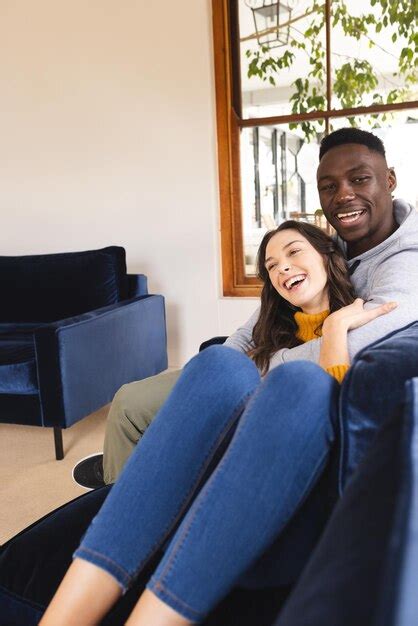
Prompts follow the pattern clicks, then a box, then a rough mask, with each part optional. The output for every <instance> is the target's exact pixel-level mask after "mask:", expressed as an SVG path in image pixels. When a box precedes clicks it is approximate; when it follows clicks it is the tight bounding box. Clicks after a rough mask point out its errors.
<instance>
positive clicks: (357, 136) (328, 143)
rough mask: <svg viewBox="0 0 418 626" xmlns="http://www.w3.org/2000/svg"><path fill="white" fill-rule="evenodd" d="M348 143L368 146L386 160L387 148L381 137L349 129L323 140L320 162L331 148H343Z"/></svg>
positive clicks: (336, 131) (336, 132) (340, 130)
mask: <svg viewBox="0 0 418 626" xmlns="http://www.w3.org/2000/svg"><path fill="white" fill-rule="evenodd" d="M347 143H359V144H361V145H363V146H367V148H369V150H374V151H375V152H378V153H379V154H381V155H382V156H383V157H385V158H386V154H385V147H384V145H383V142H382V141H381V139H379V137H376V135H373V133H369V132H368V131H367V130H360V128H351V127H349V128H340V129H339V130H335V131H334V132H333V133H331V134H330V135H328V136H327V137H324V138H323V140H322V141H321V146H320V149H319V160H321V159H322V157H323V156H324V154H326V153H327V152H328V150H331V148H336V147H337V146H343V145H345V144H347Z"/></svg>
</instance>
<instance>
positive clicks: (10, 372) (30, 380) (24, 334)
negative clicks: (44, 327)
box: [0, 324, 39, 394]
mask: <svg viewBox="0 0 418 626" xmlns="http://www.w3.org/2000/svg"><path fill="white" fill-rule="evenodd" d="M38 326H39V325H36V326H34V325H33V324H21V325H18V324H0V393H2V394H34V393H37V391H38V380H37V373H36V362H35V344H34V338H33V331H34V329H35V327H38Z"/></svg>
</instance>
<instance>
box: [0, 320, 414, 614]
mask: <svg viewBox="0 0 418 626" xmlns="http://www.w3.org/2000/svg"><path fill="white" fill-rule="evenodd" d="M339 412H340V424H341V436H340V446H339V448H338V449H337V452H338V454H337V457H336V458H337V461H339V472H338V474H339V485H340V489H341V497H340V499H339V500H338V502H337V504H336V505H335V506H334V508H333V511H332V512H331V514H328V512H327V514H326V515H325V516H324V526H323V528H321V529H317V530H316V531H315V532H316V535H317V536H316V538H315V536H314V534H313V535H312V538H311V543H312V547H311V549H310V550H309V551H308V553H307V554H306V556H305V562H304V563H302V565H301V567H300V571H299V574H298V575H297V576H296V578H295V583H294V584H293V585H292V586H288V587H280V588H277V587H276V588H266V589H261V590H253V589H251V590H249V589H243V588H237V589H234V590H233V592H232V593H230V594H229V595H228V596H227V597H226V598H225V599H224V600H223V601H222V603H221V604H220V605H219V606H218V607H216V609H215V610H214V611H213V613H212V614H211V615H210V616H209V617H208V619H207V620H206V621H205V625H206V626H231V625H232V624H240V626H272V625H274V626H416V624H417V623H418V619H417V616H418V600H417V594H416V586H417V582H418V322H415V323H413V324H410V325H409V326H407V327H405V328H404V329H402V330H400V331H397V332H396V333H392V334H391V335H389V336H388V337H385V338H384V339H381V340H379V341H377V342H375V343H374V344H372V345H371V346H368V347H367V348H365V349H364V350H363V351H362V352H361V353H359V354H358V355H357V357H356V359H355V361H354V363H353V365H352V367H351V369H350V372H349V374H348V375H347V376H346V379H345V380H344V383H343V385H342V389H341V396H340V411H339ZM317 487H318V489H320V485H318V486H317ZM109 489H110V487H104V488H102V489H98V490H96V491H93V492H90V493H89V494H86V495H84V496H81V497H80V498H78V499H77V500H75V501H73V502H70V503H69V504H67V505H65V506H63V507H61V508H60V509H58V510H57V511H54V512H53V513H51V514H49V515H47V516H46V517H45V518H43V519H42V520H40V521H39V522H37V523H36V524H34V525H32V526H31V527H30V528H28V529H26V530H24V531H22V532H21V533H20V534H19V535H17V536H16V537H15V538H13V539H12V540H10V541H9V542H8V543H7V544H5V545H4V546H3V548H2V549H1V551H0V614H2V615H4V616H6V618H7V620H8V621H7V622H5V623H7V624H8V625H10V626H23V624H25V626H32V625H34V624H36V623H37V621H38V620H39V618H40V616H41V615H42V613H43V611H44V609H45V606H46V605H47V604H48V602H49V600H50V598H51V597H52V595H53V593H54V592H55V590H56V588H57V586H58V584H59V582H60V580H61V578H62V576H63V574H64V572H65V570H66V569H67V567H68V565H69V564H70V562H71V555H72V553H73V551H74V550H75V548H76V547H77V545H78V542H79V541H80V538H81V536H82V534H83V533H84V531H85V529H86V528H87V526H88V524H89V522H90V521H91V519H92V517H93V516H94V514H95V513H96V511H97V510H98V509H99V508H100V506H101V504H102V502H103V501H104V499H105V497H106V495H107V493H108V490H109ZM314 492H315V490H314ZM314 492H312V494H311V495H310V496H309V497H308V498H307V501H306V502H305V505H308V504H309V500H312V498H313V497H314V495H315V494H314ZM305 505H304V507H302V509H301V510H300V511H299V513H298V515H300V514H302V515H304V514H306V513H307V511H308V508H306V507H305ZM298 515H296V516H295V518H294V520H292V522H290V524H289V528H287V529H286V531H285V534H286V533H287V539H289V537H290V538H291V533H292V525H293V524H297V517H298ZM287 543H288V545H289V544H290V547H292V544H291V541H290V542H289V541H288V542H287ZM297 548H298V546H293V550H291V551H290V552H289V554H288V558H289V559H292V554H295V555H296V553H297ZM160 556H161V555H156V557H155V561H153V562H152V563H150V564H149V568H148V570H147V571H144V572H142V574H141V576H140V577H139V578H138V580H137V582H136V584H135V585H134V587H133V588H132V589H130V590H129V592H128V593H127V594H125V596H123V598H122V599H121V600H120V601H119V602H118V604H117V605H116V606H115V608H114V609H113V610H112V612H111V613H110V614H109V615H108V616H107V618H106V619H105V620H103V622H102V623H103V624H105V625H107V626H109V625H111V626H118V625H120V624H123V623H124V620H126V617H127V615H128V614H129V612H130V610H131V609H132V607H133V605H134V604H135V602H136V600H137V598H138V595H139V593H140V592H141V590H142V589H143V588H144V586H145V584H146V581H147V579H148V577H149V573H150V572H151V571H152V570H153V569H154V567H155V563H156V562H157V561H158V559H159V558H160ZM295 558H296V560H297V559H298V558H300V555H299V557H295Z"/></svg>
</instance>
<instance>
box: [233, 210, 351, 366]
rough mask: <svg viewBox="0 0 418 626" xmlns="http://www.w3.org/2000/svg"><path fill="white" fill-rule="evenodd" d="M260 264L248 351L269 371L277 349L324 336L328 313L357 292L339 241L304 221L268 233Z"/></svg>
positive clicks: (335, 309) (344, 303) (346, 301)
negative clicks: (256, 312) (258, 291)
mask: <svg viewBox="0 0 418 626" xmlns="http://www.w3.org/2000/svg"><path fill="white" fill-rule="evenodd" d="M257 264H258V276H259V277H260V279H261V280H262V281H263V289H262V292H261V307H260V314H259V317H258V320H257V322H256V323H255V325H254V329H253V331H252V341H253V345H252V346H251V348H250V350H249V352H248V354H249V356H251V358H252V359H254V361H255V363H256V365H257V367H258V368H259V369H260V370H261V371H262V372H263V373H266V371H267V370H268V368H269V363H270V359H271V357H272V356H273V354H275V353H277V351H278V350H280V349H282V348H293V347H294V346H297V345H300V344H301V343H303V342H304V341H309V339H312V338H314V337H315V336H317V337H318V336H320V335H321V329H322V322H323V321H324V319H325V318H326V317H327V316H328V315H329V313H333V312H334V311H337V310H338V309H340V308H341V307H345V306H346V305H349V304H351V303H352V302H353V301H354V298H355V296H354V290H353V287H352V285H351V282H350V280H349V278H348V270H347V266H346V263H345V260H344V257H343V253H342V251H341V249H340V248H339V246H338V245H337V244H336V243H335V242H334V241H333V240H332V238H331V237H330V236H329V235H327V234H326V233H324V232H323V231H321V230H320V229H319V228H317V227H315V226H312V225H311V224H306V223H305V222H296V221H294V220H288V221H287V222H284V223H283V224H281V225H280V226H279V227H278V228H276V229H275V230H272V231H270V232H268V233H267V234H266V235H265V236H264V238H263V240H262V242H261V244H260V249H259V252H258V259H257ZM308 327H309V330H308ZM307 332H308V335H309V336H307V334H306V333H307ZM229 341H230V342H231V341H232V342H233V337H232V338H231V339H230V340H229ZM347 362H348V361H347ZM344 363H345V362H344ZM331 373H332V372H331Z"/></svg>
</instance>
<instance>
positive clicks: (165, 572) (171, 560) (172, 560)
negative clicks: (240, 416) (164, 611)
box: [156, 394, 256, 585]
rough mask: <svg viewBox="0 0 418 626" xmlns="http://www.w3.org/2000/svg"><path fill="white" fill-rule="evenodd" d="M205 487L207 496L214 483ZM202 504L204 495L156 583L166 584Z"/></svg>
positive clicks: (219, 468)
mask: <svg viewBox="0 0 418 626" xmlns="http://www.w3.org/2000/svg"><path fill="white" fill-rule="evenodd" d="M255 395H256V394H253V397H254V396H255ZM250 402H251V401H250ZM249 404H250V403H248V405H247V408H248V406H249ZM242 428H243V425H242V422H240V423H239V424H238V428H237V430H236V432H235V436H234V440H233V441H232V442H231V443H230V445H229V447H228V450H227V451H226V453H225V454H224V456H223V457H222V459H221V461H220V462H219V465H218V467H217V468H216V471H217V475H218V476H219V475H220V473H221V470H222V467H223V466H224V465H225V463H226V461H227V457H228V454H229V453H230V452H231V451H232V450H233V449H234V448H235V446H236V445H237V438H238V437H237V436H238V434H239V432H240V430H241V429H242ZM205 487H206V488H205V494H204V495H205V496H207V495H208V494H209V493H210V491H211V489H213V485H212V486H211V487H209V486H208V485H207V484H206V486H205ZM202 506H203V497H202V501H201V502H200V504H199V506H196V508H195V510H194V512H193V515H192V516H191V518H190V520H189V522H188V525H187V526H186V527H185V528H184V529H183V532H182V534H181V536H180V537H179V538H178V539H177V541H176V544H175V545H174V546H173V548H172V554H171V555H170V557H169V559H168V561H167V564H166V566H165V568H164V570H163V572H161V575H160V580H159V581H158V583H157V581H156V584H161V585H164V583H163V582H162V581H163V580H164V578H166V577H167V576H168V575H169V574H170V572H171V570H172V568H173V567H174V565H175V560H176V556H177V554H178V552H179V550H180V549H181V548H182V547H183V544H184V542H185V541H186V539H187V537H188V535H189V533H190V530H191V528H192V526H193V522H194V521H195V518H196V516H197V514H198V513H199V511H200V509H201V508H202Z"/></svg>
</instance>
